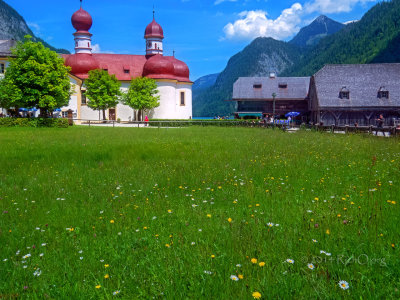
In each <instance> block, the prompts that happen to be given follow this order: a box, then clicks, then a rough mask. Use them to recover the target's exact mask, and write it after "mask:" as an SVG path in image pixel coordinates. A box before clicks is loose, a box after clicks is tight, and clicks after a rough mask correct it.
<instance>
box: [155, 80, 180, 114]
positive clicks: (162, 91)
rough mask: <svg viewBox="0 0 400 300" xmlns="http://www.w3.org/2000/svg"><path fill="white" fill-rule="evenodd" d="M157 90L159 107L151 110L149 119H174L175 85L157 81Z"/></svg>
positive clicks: (175, 106)
mask: <svg viewBox="0 0 400 300" xmlns="http://www.w3.org/2000/svg"><path fill="white" fill-rule="evenodd" d="M157 89H158V91H159V95H160V106H159V107H156V108H155V109H154V110H153V112H152V113H151V114H150V117H151V118H153V119H176V118H177V105H176V104H177V103H176V101H175V99H176V83H175V82H173V81H171V82H170V81H157Z"/></svg>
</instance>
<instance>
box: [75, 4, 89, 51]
mask: <svg viewBox="0 0 400 300" xmlns="http://www.w3.org/2000/svg"><path fill="white" fill-rule="evenodd" d="M71 22H72V26H74V28H75V29H76V32H75V33H74V36H75V53H76V54H79V53H85V54H92V34H91V33H90V32H89V29H90V28H91V27H92V24H93V20H92V17H91V16H90V14H89V13H88V12H87V11H85V10H83V9H82V0H80V9H79V10H78V11H76V12H75V13H74V14H73V15H72V18H71Z"/></svg>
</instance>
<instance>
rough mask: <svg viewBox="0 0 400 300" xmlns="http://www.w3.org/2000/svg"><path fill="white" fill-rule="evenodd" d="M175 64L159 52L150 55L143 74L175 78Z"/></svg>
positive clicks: (153, 76)
mask: <svg viewBox="0 0 400 300" xmlns="http://www.w3.org/2000/svg"><path fill="white" fill-rule="evenodd" d="M174 73H175V70H174V64H173V63H172V62H171V61H170V60H168V59H167V58H166V57H164V56H162V55H160V54H157V55H154V56H152V57H150V58H149V59H148V60H147V62H146V63H145V64H144V67H143V76H146V77H150V78H174Z"/></svg>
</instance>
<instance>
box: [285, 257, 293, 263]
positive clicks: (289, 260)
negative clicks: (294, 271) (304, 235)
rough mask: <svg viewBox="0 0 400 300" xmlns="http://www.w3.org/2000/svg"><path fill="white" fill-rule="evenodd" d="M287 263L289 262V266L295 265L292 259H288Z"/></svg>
mask: <svg viewBox="0 0 400 300" xmlns="http://www.w3.org/2000/svg"><path fill="white" fill-rule="evenodd" d="M286 262H288V263H289V264H294V260H293V259H291V258H288V259H287V260H286Z"/></svg>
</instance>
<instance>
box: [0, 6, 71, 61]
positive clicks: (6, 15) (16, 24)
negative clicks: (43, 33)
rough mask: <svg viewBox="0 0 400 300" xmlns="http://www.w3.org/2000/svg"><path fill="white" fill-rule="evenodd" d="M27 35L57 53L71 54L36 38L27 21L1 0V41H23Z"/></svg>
mask: <svg viewBox="0 0 400 300" xmlns="http://www.w3.org/2000/svg"><path fill="white" fill-rule="evenodd" d="M26 35H30V36H32V39H33V40H34V41H37V42H41V43H43V45H45V46H46V47H48V48H50V49H51V50H53V51H56V52H57V53H64V54H69V53H70V52H69V51H68V50H66V49H57V48H54V47H52V46H51V45H49V44H48V43H47V42H45V41H44V40H43V39H41V38H39V37H36V36H35V34H34V33H33V32H32V30H31V29H30V28H29V26H28V25H27V24H26V21H25V19H24V18H23V17H22V16H21V15H20V14H19V13H18V12H17V11H16V10H15V9H14V8H12V7H11V6H10V5H9V4H7V3H6V2H4V0H0V40H17V41H22V40H24V36H26Z"/></svg>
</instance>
